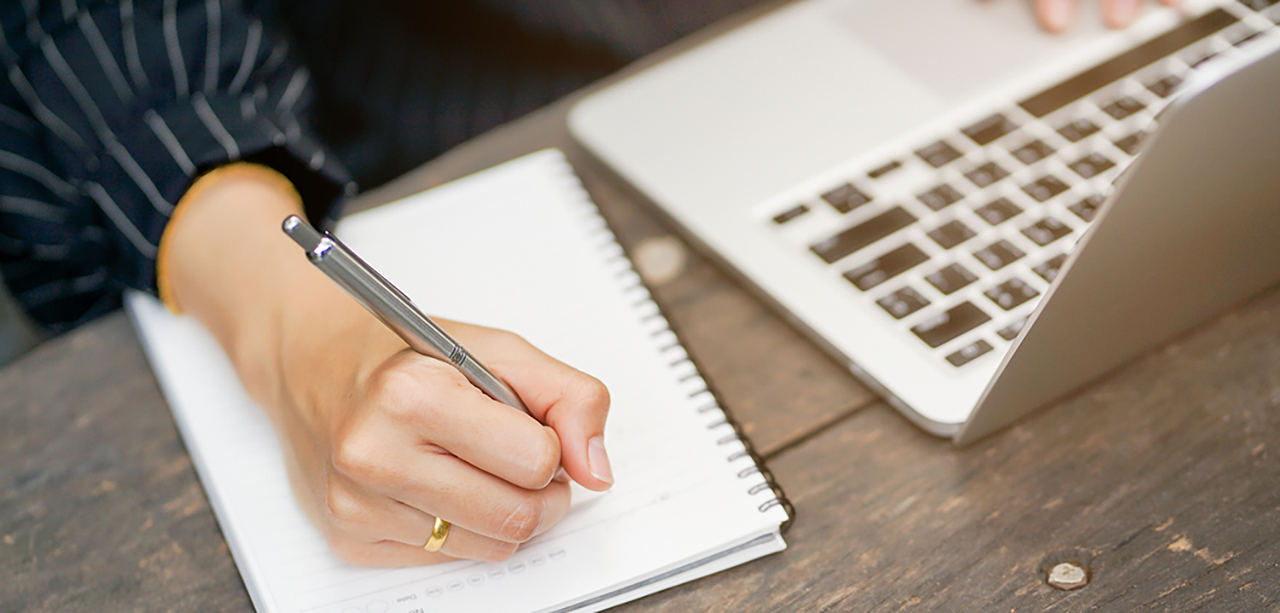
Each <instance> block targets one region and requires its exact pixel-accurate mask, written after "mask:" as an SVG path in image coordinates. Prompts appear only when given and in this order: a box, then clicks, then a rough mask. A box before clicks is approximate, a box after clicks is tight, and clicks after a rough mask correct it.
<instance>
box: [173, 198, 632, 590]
mask: <svg viewBox="0 0 1280 613" xmlns="http://www.w3.org/2000/svg"><path fill="white" fill-rule="evenodd" d="M184 206H185V207H190V208H187V209H186V210H185V211H184V213H183V215H182V217H181V218H180V219H179V220H178V221H177V222H175V223H174V224H173V225H171V227H170V228H169V229H168V230H167V231H166V232H167V233H166V240H168V241H171V243H170V251H171V253H170V255H171V260H170V264H169V266H170V271H171V273H170V275H169V278H170V279H171V284H172V290H173V296H174V298H175V299H176V301H177V302H178V304H179V305H180V306H181V307H182V308H183V309H184V310H185V311H187V312H189V313H191V314H192V315H194V316H196V317H197V318H199V319H200V320H201V321H202V322H203V323H204V324H205V326H206V327H208V328H209V330H210V331H211V332H212V333H213V335H214V336H215V337H216V338H217V339H218V341H219V342H220V344H221V345H222V347H223V349H224V350H225V351H226V352H227V354H228V356H230V358H231V360H232V363H233V364H234V365H235V367H236V370H237V372H238V374H239V375H240V378H241V380H242V381H243V382H244V384H245V387H246V389H247V390H248V391H249V393H250V395H251V396H252V397H253V398H254V400H255V401H257V402H258V403H259V404H260V405H262V406H263V407H264V408H265V409H266V410H267V412H268V414H269V415H270V416H271V418H272V421H273V422H274V424H275V426H276V430H277V433H278V434H279V436H280V439H281V441H282V443H283V445H284V448H285V450H286V453H285V455H286V458H287V460H288V462H289V470H290V476H291V479H292V483H293V487H294V491H295V494H296V495H297V498H298V500H299V502H300V503H301V504H302V506H303V508H304V509H305V510H306V512H307V513H308V515H310V517H311V519H312V520H313V521H314V522H315V524H316V525H317V526H318V527H319V528H320V530H321V532H323V533H324V535H325V537H326V539H327V540H328V541H329V543H330V545H331V546H332V547H333V549H334V551H335V552H336V553H337V554H338V555H339V556H340V557H342V558H343V559H344V560H347V561H349V562H353V563H357V564H365V565H371V566H405V565H415V564H430V563H434V562H439V561H444V560H449V559H453V558H474V559H483V560H502V559H505V558H507V557H509V556H510V555H511V554H512V553H514V552H515V550H516V547H517V546H518V545H519V544H520V543H522V542H524V541H527V540H528V539H530V538H532V537H533V536H536V535H537V534H540V533H541V532H543V531H545V530H547V529H548V528H549V527H551V526H552V525H553V524H554V523H556V522H557V521H558V520H560V519H561V518H562V517H563V516H564V514H565V513H566V512H567V510H568V507H569V485H568V479H569V478H572V479H574V480H575V481H577V482H579V483H580V484H582V485H583V486H585V487H588V488H590V489H594V490H602V489H606V488H608V487H609V486H610V485H611V484H612V481H613V477H612V472H611V469H610V467H609V461H608V457H607V455H606V454H605V452H604V446H603V438H602V436H603V432H604V422H605V416H606V414H607V412H608V406H609V398H608V392H607V391H606V390H605V388H604V386H603V385H602V384H601V383H600V382H599V381H597V380H596V379H594V378H592V377H590V376H588V375H586V374H583V373H581V372H579V371H577V370H575V369H573V368H571V367H569V366H566V365H565V364H562V363H560V362H558V361H556V360H554V359H552V358H551V357H549V356H547V355H546V354H544V353H542V352H541V351H538V350H537V349H536V348H534V347H533V346H531V345H529V344H528V343H527V342H525V341H524V340H523V339H521V338H520V337H518V336H516V335H514V334H510V333H507V332H501V331H498V330H492V329H488V328H483V327H479V326H471V325H466V324H459V323H454V322H448V321H443V320H438V322H439V323H440V324H441V325H442V326H443V327H444V328H445V329H446V330H447V331H448V332H449V334H450V335H452V336H453V337H454V338H455V339H457V340H458V342H460V343H461V344H462V345H463V346H465V347H467V349H468V350H469V351H470V352H471V353H472V354H473V355H475V356H476V358H477V359H479V360H480V361H481V362H483V363H485V364H486V365H487V366H488V367H489V368H490V369H491V370H493V371H494V373H495V374H497V375H498V376H499V377H502V378H503V379H504V380H505V381H507V383H508V384H510V385H511V387H512V388H513V389H515V391H516V392H517V393H518V394H519V395H520V397H521V399H523V400H524V401H525V403H526V404H527V405H528V406H529V409H530V411H531V413H532V414H533V416H532V417H530V416H529V415H526V414H525V413H523V412H521V411H519V410H516V409H513V408H511V407H508V406H506V405H503V404H501V403H498V402H496V401H494V400H492V399H490V398H489V397H487V396H485V395H484V394H483V393H481V392H480V391H479V390H478V389H476V388H475V387H474V386H473V385H471V383H470V382H468V381H467V380H466V379H465V378H464V377H463V376H462V374H461V373H460V372H458V371H457V370H456V369H455V368H453V367H452V366H451V365H449V364H447V363H444V362H442V361H439V360H436V359H433V358H429V357H426V356H423V355H420V354H418V353H416V352H414V351H412V350H410V349H408V347H407V346H406V345H405V344H404V342H403V341H401V340H400V339H399V338H398V337H397V336H395V334H393V333H392V332H391V331H390V330H388V329H387V328H386V326H384V325H382V324H381V323H380V322H378V321H377V320H376V319H374V318H373V316H372V315H370V314H369V313H368V312H367V311H365V310H364V309H363V308H362V307H361V306H359V305H358V304H357V303H356V302H355V301H354V300H353V299H352V298H350V297H349V296H347V295H346V294H345V293H344V292H343V291H342V290H341V289H339V288H338V287H337V285H335V284H334V283H333V282H332V281H330V280H329V279H328V278H327V277H325V276H324V275H323V274H322V273H320V272H319V271H318V270H316V269H315V268H314V267H313V266H311V264H310V263H309V262H307V261H306V258H305V256H304V255H303V254H302V252H301V250H300V249H299V248H298V247H297V246H296V245H294V244H293V243H292V242H291V241H290V240H289V239H288V238H287V237H286V236H285V235H284V234H283V233H282V232H281V231H280V223H281V221H282V220H283V219H284V218H285V217H286V216H287V215H289V214H290V213H294V212H296V205H294V204H293V203H291V202H290V201H289V200H288V198H286V197H284V195H283V193H282V192H279V191H277V190H275V189H273V188H272V187H271V186H270V185H268V184H266V183H261V182H255V181H252V180H227V181H226V182H225V183H222V184H216V185H213V186H211V188H210V189H207V190H204V191H202V192H201V193H200V194H199V199H197V200H195V201H192V202H188V203H186V204H185V205H184ZM170 232H171V233H172V234H169V233H170ZM213 241H216V242H217V243H218V247H217V248H216V249H214V248H213V247H212V243H213ZM228 243H230V244H228ZM535 418H536V419H535ZM544 424H545V425H544ZM560 467H563V469H564V472H563V473H562V472H560ZM436 517H441V518H443V519H445V520H448V521H449V522H450V523H451V524H452V528H451V529H450V532H449V536H448V538H447V540H446V541H445V543H444V546H443V548H442V549H441V550H440V551H439V552H437V553H430V552H427V551H425V550H424V549H423V548H422V545H423V544H424V543H425V542H426V540H427V537H428V536H430V534H431V529H432V525H433V523H434V521H435V518H436Z"/></svg>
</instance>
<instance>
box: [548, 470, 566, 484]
mask: <svg viewBox="0 0 1280 613" xmlns="http://www.w3.org/2000/svg"><path fill="white" fill-rule="evenodd" d="M551 480H552V481H559V482H560V483H568V482H569V473H567V472H565V471H564V469H563V468H561V469H559V470H557V471H556V476H554V477H552V478H551Z"/></svg>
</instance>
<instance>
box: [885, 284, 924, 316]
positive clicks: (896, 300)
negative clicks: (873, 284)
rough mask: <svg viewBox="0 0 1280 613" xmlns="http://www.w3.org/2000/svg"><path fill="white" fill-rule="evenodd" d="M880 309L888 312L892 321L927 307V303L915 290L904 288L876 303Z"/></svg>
mask: <svg viewBox="0 0 1280 613" xmlns="http://www.w3.org/2000/svg"><path fill="white" fill-rule="evenodd" d="M876 304H878V305H880V308H882V309H884V310H886V311H888V312H889V314H890V315H892V316H893V318H894V319H902V318H903V317H906V316H907V315H910V314H912V313H915V312H916V311H919V310H920V309H923V308H924V307H927V306H929V301H928V300H926V299H925V297H924V296H921V295H920V294H919V293H918V292H916V290H913V289H911V288H910V287H904V288H902V289H900V290H898V291H896V292H894V293H892V294H889V295H888V296H885V297H884V298H881V299H879V300H877V301H876Z"/></svg>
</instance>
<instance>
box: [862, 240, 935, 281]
mask: <svg viewBox="0 0 1280 613" xmlns="http://www.w3.org/2000/svg"><path fill="white" fill-rule="evenodd" d="M928 259H929V256H928V255H927V254H926V253H925V252H923V251H921V250H920V248H919V247H916V246H915V245H913V244H911V243H907V244H905V245H903V246H901V247H898V248H897V249H894V250H893V251H890V252H889V253H886V254H884V255H882V256H880V257H878V258H876V259H874V260H871V261H870V262H867V263H866V264H863V265H861V266H859V267H857V268H855V269H853V270H850V271H849V272H846V273H844V278H846V279H848V280H849V282H850V283H853V285H854V286H855V287H857V288H858V289H860V290H862V291H864V292H865V291H867V290H869V289H871V288H873V287H875V286H877V285H880V284H881V283H884V282H885V281H888V280H889V279H892V278H894V277H896V276H898V275H900V274H902V273H904V272H906V271H908V270H911V269H912V268H914V267H915V266H916V265H918V264H921V263H923V262H924V261H926V260H928Z"/></svg>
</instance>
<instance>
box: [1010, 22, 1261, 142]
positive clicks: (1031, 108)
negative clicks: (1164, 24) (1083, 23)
mask: <svg viewBox="0 0 1280 613" xmlns="http://www.w3.org/2000/svg"><path fill="white" fill-rule="evenodd" d="M1237 21H1239V19H1238V18H1237V17H1236V16H1235V15H1233V14H1231V13H1229V12H1227V11H1225V10H1223V9H1221V8H1217V9H1213V10H1210V11H1207V12H1205V13H1204V14H1202V15H1200V16H1199V17H1195V18H1191V19H1184V20H1182V22H1181V23H1180V24H1179V25H1178V26H1177V27H1175V28H1173V29H1172V30H1169V31H1167V32H1165V33H1164V34H1161V35H1160V36H1157V37H1155V38H1153V39H1151V40H1149V41H1147V42H1145V43H1142V44H1140V45H1138V46H1136V47H1133V48H1131V49H1129V50H1128V51H1126V52H1124V53H1121V54H1120V55H1117V56H1115V57H1113V58H1111V59H1109V60H1107V61H1105V62H1103V63H1101V64H1098V65H1096V66H1094V67H1093V68H1090V69H1088V70H1086V71H1084V72H1082V73H1080V74H1078V75H1076V76H1074V77H1072V78H1070V79H1067V80H1066V81H1063V82H1061V83H1059V84H1057V85H1054V86H1053V87H1050V88H1049V89H1047V90H1045V91H1043V92H1040V93H1039V94H1036V95H1035V96H1032V97H1031V98H1028V99H1026V100H1023V101H1021V102H1019V103H1018V106H1021V107H1022V108H1023V109H1024V110H1026V111H1027V112H1028V113H1031V114H1032V115H1034V116H1036V117H1039V118H1043V117H1046V116H1048V115H1049V114H1050V113H1052V112H1054V111H1056V110H1058V109H1060V108H1062V107H1065V106H1067V105H1069V104H1071V103H1072V102H1075V101H1076V100H1079V99H1080V98H1083V97H1084V96H1087V95H1089V94H1090V93H1092V92H1095V91H1097V90H1099V89H1102V88H1103V87H1106V86H1107V85H1108V84H1110V83H1114V82H1115V81H1117V80H1119V79H1122V78H1125V77H1127V76H1129V75H1130V74H1132V73H1134V72H1135V71H1137V70H1141V69H1142V68H1144V67H1146V66H1148V65H1150V64H1153V63H1155V62H1157V61H1159V60H1161V59H1163V58H1165V57H1166V56H1168V55H1169V54H1171V53H1173V52H1175V51H1177V50H1179V49H1183V48H1185V47H1187V46H1188V45H1191V44H1194V43H1195V42H1196V41H1199V40H1202V39H1204V38H1205V37H1208V36H1211V35H1213V33H1215V32H1217V31H1219V30H1222V29H1223V28H1226V27H1228V26H1230V25H1232V24H1234V23H1236V22H1237Z"/></svg>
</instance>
